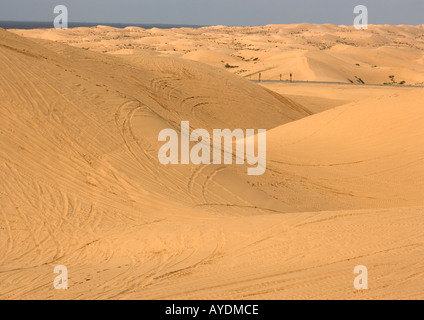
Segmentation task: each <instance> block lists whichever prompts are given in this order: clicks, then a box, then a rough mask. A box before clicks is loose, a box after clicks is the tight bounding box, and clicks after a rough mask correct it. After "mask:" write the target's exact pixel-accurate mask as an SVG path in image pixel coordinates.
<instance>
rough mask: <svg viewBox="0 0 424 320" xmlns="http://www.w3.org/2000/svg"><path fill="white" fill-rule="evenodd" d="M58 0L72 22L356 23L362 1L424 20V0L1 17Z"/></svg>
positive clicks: (194, 5)
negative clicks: (60, 9)
mask: <svg viewBox="0 0 424 320" xmlns="http://www.w3.org/2000/svg"><path fill="white" fill-rule="evenodd" d="M59 4H64V5H66V6H67V7H68V10H69V21H71V22H104V23H108V22H109V23H127V24H131V23H134V24H135V23H137V24H143V23H164V24H198V25H217V24H223V25H242V26H244V25H265V24H290V23H301V22H309V23H333V24H346V25H351V24H353V19H354V14H353V8H354V7H355V6H356V5H360V4H362V5H366V6H367V7H368V10H369V23H370V24H412V25H417V24H424V0H357V1H352V0H291V1H287V0H255V1H253V0H0V20H10V21H52V20H53V19H54V14H53V8H54V7H55V6H56V5H59Z"/></svg>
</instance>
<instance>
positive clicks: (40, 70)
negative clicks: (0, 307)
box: [0, 24, 424, 299]
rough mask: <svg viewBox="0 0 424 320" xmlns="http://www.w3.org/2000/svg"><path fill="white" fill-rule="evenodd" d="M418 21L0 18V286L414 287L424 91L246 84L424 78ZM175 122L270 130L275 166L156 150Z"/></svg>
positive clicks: (419, 252) (207, 293) (104, 289)
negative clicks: (361, 279)
mask: <svg viewBox="0 0 424 320" xmlns="http://www.w3.org/2000/svg"><path fill="white" fill-rule="evenodd" d="M423 36H424V29H423V26H417V27H412V26H370V30H369V31H355V30H354V29H353V28H352V27H343V26H333V25H320V26H315V25H310V24H301V25H287V26H266V27H246V28H228V27H208V28H200V29H188V28H184V29H171V30H160V29H151V30H145V29H141V28H136V27H131V28H126V29H115V28H111V27H96V28H76V29H68V30H41V29H39V30H28V31H26V30H14V31H13V32H9V31H5V30H2V29H0V146H1V147H0V159H1V161H0V299H34V298H37V299H38V298H39V299H199V298H202V299H305V298H307V299H408V298H410V299H422V298H423V297H424V289H423V288H424V278H423V268H422V261H423V259H424V242H423V239H424V203H423V197H422V195H423V190H424V185H423V183H424V182H423V179H422V177H423V175H424V148H423V145H424V128H423V125H422V124H423V121H424V109H423V107H422V101H423V98H424V89H422V88H407V87H391V86H382V87H366V86H347V85H345V86H340V85H326V84H320V85H312V84H311V85H309V84H290V83H281V84H279V83H277V84H275V83H274V84H264V85H259V84H256V83H253V82H251V81H248V80H249V78H250V76H249V74H251V75H252V76H251V77H252V78H255V77H256V76H257V73H258V72H261V73H262V77H263V79H278V78H279V75H280V73H281V74H283V78H287V76H288V74H289V73H290V72H293V73H294V76H295V78H296V79H298V80H310V81H312V80H318V81H341V82H346V83H348V82H349V80H352V81H353V82H357V81H358V79H362V80H363V81H364V82H366V83H383V82H393V81H392V80H391V79H389V78H388V76H389V75H394V76H395V77H394V81H395V82H400V81H402V80H404V81H406V83H407V84H422V83H423V78H424V77H423V76H424V65H423V64H424V52H423V46H424V42H423V41H424V38H423ZM357 64H358V65H357ZM181 121H190V126H191V127H192V129H194V128H205V129H206V130H208V131H209V132H211V131H212V130H213V129H215V128H222V129H223V128H230V129H235V128H243V129H247V128H254V129H267V130H268V134H267V140H268V142H267V149H268V153H267V160H268V161H267V171H266V173H265V174H264V175H263V176H258V177H253V176H247V175H246V166H243V165H241V166H239V165H200V166H196V165H192V164H191V165H176V166H164V165H161V164H160V163H159V161H158V158H157V154H158V150H159V148H160V144H159V143H158V139H157V137H158V134H159V132H160V131H161V130H162V129H164V128H174V129H175V130H176V131H178V130H179V126H180V122H181ZM56 265H65V266H67V267H68V271H69V289H68V290H66V291H62V292H60V291H58V290H55V289H54V288H53V279H54V277H55V275H54V274H53V268H54V267H55V266H56ZM357 265H365V266H367V267H368V269H369V272H370V280H369V285H370V289H369V290H366V291H356V290H355V289H354V288H353V279H354V274H353V269H354V267H355V266H357Z"/></svg>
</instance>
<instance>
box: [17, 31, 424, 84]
mask: <svg viewBox="0 0 424 320" xmlns="http://www.w3.org/2000/svg"><path fill="white" fill-rule="evenodd" d="M15 32H17V33H18V34H21V35H25V36H28V37H36V38H43V39H49V40H58V41H62V42H65V43H68V44H70V45H72V46H77V47H84V48H89V49H90V50H94V51H98V52H103V53H110V54H132V53H134V51H135V50H137V49H146V50H149V51H151V52H153V53H155V54H158V55H161V56H173V57H182V58H184V59H188V60H195V61H200V62H203V63H207V64H211V65H213V66H216V67H219V68H225V66H227V67H228V68H227V69H228V70H229V71H231V72H233V73H236V74H238V75H240V76H242V77H247V78H249V79H250V78H252V79H258V73H261V74H262V79H268V80H279V79H280V75H281V76H282V79H283V80H287V79H290V73H292V74H293V76H294V79H295V80H302V81H335V82H347V83H350V82H353V83H361V82H362V81H363V82H365V83H372V84H383V83H392V82H393V81H394V82H396V83H406V84H421V85H422V84H424V80H423V79H424V56H423V49H424V27H423V25H420V26H406V25H399V26H390V25H369V29H368V30H356V29H355V28H354V27H353V26H335V25H330V24H324V25H312V24H308V23H303V24H297V25H268V26H263V27H224V26H221V27H204V28H192V29H190V28H181V29H168V30H164V29H157V28H156V29H142V28H138V27H131V28H126V29H125V30H122V29H116V28H111V27H107V28H105V27H97V28H96V27H93V28H73V29H68V30H66V31H63V30H55V29H49V30H46V29H40V30H16V31H15ZM392 75H393V76H394V80H393V81H392V80H391V79H390V78H389V76H392Z"/></svg>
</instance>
